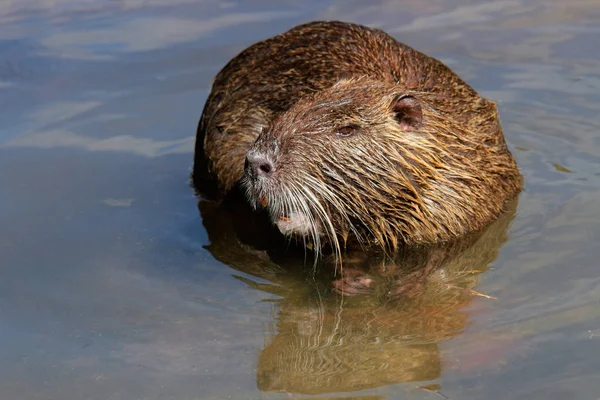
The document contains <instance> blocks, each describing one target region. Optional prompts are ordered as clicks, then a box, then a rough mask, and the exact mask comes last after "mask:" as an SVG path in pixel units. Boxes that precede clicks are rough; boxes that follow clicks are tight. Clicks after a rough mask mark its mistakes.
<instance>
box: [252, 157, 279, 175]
mask: <svg viewBox="0 0 600 400" xmlns="http://www.w3.org/2000/svg"><path fill="white" fill-rule="evenodd" d="M246 170H247V171H248V173H250V174H251V175H252V176H254V177H258V176H269V175H270V174H271V173H272V172H273V171H274V170H275V166H274V165H273V163H272V162H271V160H269V158H268V157H267V156H266V154H262V153H257V152H253V151H250V152H248V154H247V155H246Z"/></svg>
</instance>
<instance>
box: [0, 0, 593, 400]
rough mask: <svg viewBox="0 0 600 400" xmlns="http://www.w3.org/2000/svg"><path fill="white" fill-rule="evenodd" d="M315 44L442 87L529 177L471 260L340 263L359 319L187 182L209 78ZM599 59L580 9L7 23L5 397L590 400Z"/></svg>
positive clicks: (59, 13)
mask: <svg viewBox="0 0 600 400" xmlns="http://www.w3.org/2000/svg"><path fill="white" fill-rule="evenodd" d="M312 19H343V20H349V21H356V22H360V23H364V24H369V25H372V26H378V27H382V28H384V29H385V30H386V31H388V32H390V33H392V34H393V35H394V36H396V37H397V38H399V39H400V40H402V41H404V42H406V43H408V44H410V45H412V46H414V47H416V48H418V49H419V50H422V51H425V52H427V53H429V54H431V55H434V56H436V57H438V58H441V59H442V60H444V61H445V62H446V63H448V64H449V65H451V66H452V67H453V68H454V69H455V70H456V71H457V72H458V73H459V74H460V75H461V76H463V77H464V78H465V79H467V80H468V81H469V82H470V83H471V84H472V85H473V86H474V87H475V88H477V90H479V91H480V92H482V93H483V94H485V95H486V96H488V97H490V98H492V99H495V100H496V101H498V102H499V105H500V112H501V118H502V122H503V126H504V129H505V134H506V137H507V140H508V142H509V145H510V147H511V149H512V151H513V152H514V154H515V157H516V158H517V161H518V163H519V165H520V167H521V170H522V172H523V174H524V177H525V189H526V190H525V191H524V192H523V194H522V195H521V196H520V198H519V201H518V203H516V204H515V205H514V209H513V210H512V211H511V212H510V213H508V214H507V215H506V216H505V217H504V218H502V219H501V220H499V221H498V222H497V223H495V224H493V225H492V226H490V228H489V229H488V230H486V231H485V232H483V233H482V234H481V235H480V236H478V237H473V238H469V239H468V240H465V241H463V242H460V243H457V244H454V245H452V246H448V247H445V248H431V249H419V250H418V251H417V250H414V251H406V252H405V253H403V254H401V255H400V256H399V258H398V259H397V260H394V261H393V262H389V261H386V260H380V259H378V258H377V257H374V256H371V255H365V254H349V255H348V256H347V257H348V263H350V264H351V265H353V266H355V267H357V268H359V269H363V270H365V271H368V272H369V273H370V274H371V275H370V276H371V278H370V279H373V280H374V282H375V285H374V288H375V289H373V290H372V291H370V292H368V293H362V294H360V295H358V296H351V297H349V296H340V295H339V294H338V293H337V292H336V290H335V288H339V287H343V286H344V285H350V287H353V286H352V285H353V282H355V281H353V280H352V279H350V280H348V281H341V282H340V281H334V278H333V277H332V274H331V273H330V270H328V265H327V263H326V262H325V263H324V264H322V265H321V268H320V269H319V270H318V272H317V273H316V274H313V273H312V272H311V270H310V268H305V267H304V266H303V264H304V259H303V256H302V254H294V253H285V252H282V251H280V250H277V249H273V248H272V246H271V244H270V242H269V240H270V239H269V237H268V236H267V235H266V234H264V235H263V234H261V233H260V232H261V231H260V230H258V231H256V230H254V231H253V229H254V228H256V227H255V226H254V225H253V224H252V223H251V221H250V222H248V220H247V219H246V218H247V215H238V214H239V213H238V212H233V213H232V212H230V211H228V210H226V209H224V208H222V207H221V208H219V207H215V206H214V205H211V204H206V203H200V204H198V202H197V199H196V198H195V197H194V195H193V192H192V190H191V189H190V188H189V186H188V181H187V175H188V173H189V171H190V167H191V161H192V156H193V140H194V138H193V136H194V133H195V126H196V123H197V120H198V118H199V116H200V112H201V107H202V104H203V102H204V99H205V97H206V95H207V91H208V89H209V86H210V82H211V79H212V77H213V76H214V75H215V73H216V72H217V71H218V69H219V68H220V67H221V66H223V65H224V63H225V62H226V61H227V60H228V59H230V58H231V57H232V56H234V55H235V54H236V53H237V52H238V51H240V50H241V49H242V48H244V47H246V46H247V45H249V44H251V43H253V42H255V41H257V40H259V39H262V38H265V37H268V36H271V35H273V34H276V33H278V32H281V31H283V30H285V29H287V28H289V27H291V26H293V25H295V24H297V23H300V22H304V21H308V20H312ZM598 37H600V3H598V2H597V1H592V0H587V1H585V0H580V1H571V2H559V1H541V0H538V1H495V2H472V1H455V0H452V1H448V0H444V1H442V0H435V1H428V2H423V1H404V2H393V1H375V2H367V1H326V2H322V1H321V2H310V1H309V2H301V3H299V2H292V1H284V2H269V1H254V2H236V1H230V2H225V1H220V2H219V1H191V0H169V1H166V0H151V1H150V0H149V1H145V2H142V1H121V2H106V1H101V0H91V1H85V2H81V1H75V0H53V1H46V0H36V1H34V0H19V1H10V0H9V1H4V2H2V3H1V4H0V185H1V186H0V236H1V240H0V268H1V271H2V279H0V322H1V324H0V339H1V340H2V343H3V345H2V346H0V394H1V397H2V398H7V399H227V398H232V399H263V398H266V399H286V398H304V397H312V398H319V399H329V398H345V399H399V398H415V399H436V398H443V397H444V396H445V397H447V398H450V399H507V398H515V399H522V398H528V399H564V398H570V399H596V398H598V396H599V395H598V393H600V380H598V378H597V374H598V372H597V371H598V370H600V357H598V354H600V306H599V301H600V287H599V284H600V266H599V265H598V263H599V259H600V250H599V248H598V245H597V241H598V239H599V238H600V167H599V165H600V139H599V137H600V135H599V134H600V118H599V117H598V115H599V114H600V44H599V43H600V42H599V41H598ZM257 232H258V233H257ZM340 285H341V286H340Z"/></svg>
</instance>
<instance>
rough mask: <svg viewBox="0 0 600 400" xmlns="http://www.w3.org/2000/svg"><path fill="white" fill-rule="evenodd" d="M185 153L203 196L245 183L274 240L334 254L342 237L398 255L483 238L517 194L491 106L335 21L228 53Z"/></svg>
mask: <svg viewBox="0 0 600 400" xmlns="http://www.w3.org/2000/svg"><path fill="white" fill-rule="evenodd" d="M195 152H196V154H195V165H194V172H193V181H194V185H195V186H196V188H197V189H198V190H199V191H200V192H201V193H202V194H204V195H205V196H208V197H216V198H219V197H221V196H222V195H224V194H226V193H228V192H230V191H231V190H232V189H233V188H235V187H238V188H239V187H240V184H241V187H242V189H243V190H245V191H246V192H247V195H248V198H249V199H250V201H251V202H252V203H253V204H256V205H259V204H262V206H263V207H266V208H267V209H268V211H269V213H270V215H271V220H272V221H273V223H275V224H276V225H277V226H278V227H279V229H280V230H281V232H282V233H284V234H286V235H290V236H298V237H300V238H301V240H304V242H305V243H310V244H311V245H313V246H314V247H315V248H316V250H317V251H318V250H319V248H320V247H321V244H323V243H324V242H328V243H329V244H331V245H332V247H333V249H334V250H335V251H336V253H339V251H340V249H341V247H342V245H343V244H345V243H346V242H347V240H348V239H357V240H358V242H359V243H377V244H379V245H381V246H383V247H384V248H386V249H394V248H397V247H398V246H399V245H400V244H414V243H429V242H437V241H445V240H449V239H452V238H454V237H457V236H460V235H463V234H466V233H468V232H471V231H475V230H479V229H480V228H482V227H483V226H484V225H486V224H487V223H489V222H490V221H491V220H493V219H495V218H497V217H498V215H499V214H500V213H501V212H502V211H503V209H504V207H505V204H506V202H507V201H508V200H509V199H511V198H513V197H514V196H515V195H516V194H517V193H518V192H519V190H520V186H521V175H520V174H519V171H518V169H517V166H516V164H515V162H514V160H513V157H512V155H511V153H510V152H509V150H508V149H507V146H506V143H505V140H504V137H503V134H502V129H501V127H500V123H499V121H498V114H497V111H496V106H495V104H494V103H492V102H491V101H489V100H487V99H485V98H483V97H481V96H480V95H479V94H477V93H476V92H475V90H473V89H472V88H471V87H470V86H469V85H468V84H467V83H465V82H464V81H463V80H462V79H460V78H459V77H458V76H457V75H456V74H455V73H454V72H452V71H451V70H450V69H449V68H448V67H446V66H445V65H444V64H443V63H441V62H440V61H438V60H436V59H434V58H431V57H428V56H426V55H425V54H423V53H420V52H418V51H416V50H414V49H412V48H410V47H409V46H406V45H404V44H402V43H399V42H398V41H396V40H395V39H394V38H392V37H391V36H389V35H388V34H386V33H385V32H383V31H381V30H377V29H370V28H367V27H364V26H361V25H356V24H351V23H344V22H312V23H308V24H305V25H300V26H297V27H295V28H293V29H291V30H289V31H287V32H285V33H282V34H280V35H277V36H275V37H272V38H270V39H267V40H264V41H261V42H259V43H256V44H254V45H252V46H250V47H249V48H247V49H246V50H244V51H243V52H241V53H240V54H239V55H238V56H236V57H235V58H233V59H232V60H231V61H230V62H229V63H228V64H227V65H226V66H225V67H224V68H223V69H222V70H221V71H220V72H219V74H218V75H217V77H216V78H215V81H214V83H213V87H212V91H211V93H210V95H209V97H208V99H207V102H206V104H205V107H204V111H203V114H202V117H201V119H200V123H199V126H198V131H197V138H196V149H195ZM324 239H325V240H324Z"/></svg>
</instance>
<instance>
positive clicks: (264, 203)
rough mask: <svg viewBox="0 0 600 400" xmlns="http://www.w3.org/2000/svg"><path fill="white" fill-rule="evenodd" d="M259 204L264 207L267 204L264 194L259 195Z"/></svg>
mask: <svg viewBox="0 0 600 400" xmlns="http://www.w3.org/2000/svg"><path fill="white" fill-rule="evenodd" d="M260 204H261V205H262V206H263V207H266V206H267V198H266V197H265V196H261V197H260Z"/></svg>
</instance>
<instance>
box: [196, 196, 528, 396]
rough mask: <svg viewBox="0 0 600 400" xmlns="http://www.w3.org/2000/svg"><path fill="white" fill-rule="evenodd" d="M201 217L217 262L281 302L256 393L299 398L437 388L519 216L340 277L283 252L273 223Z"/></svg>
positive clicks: (358, 256)
mask: <svg viewBox="0 0 600 400" xmlns="http://www.w3.org/2000/svg"><path fill="white" fill-rule="evenodd" d="M513 206H516V204H514V205H513ZM199 209H200V212H201V215H202V220H203V222H204V224H205V227H206V230H207V232H208V234H209V239H210V242H211V244H210V245H209V246H207V249H208V250H209V251H210V252H211V253H212V255H213V256H214V257H215V258H217V259H219V260H220V261H222V262H224V263H226V264H228V265H229V266H231V267H232V268H234V269H236V270H238V271H241V272H243V273H244V274H250V275H252V276H253V277H254V278H249V277H247V276H242V275H240V276H238V278H239V279H241V280H243V281H245V282H246V283H247V284H248V285H250V286H251V287H254V288H256V289H258V290H262V291H265V292H268V293H271V294H273V295H276V296H277V298H276V299H275V300H273V303H274V305H275V310H276V317H275V320H276V322H275V323H274V324H273V325H272V326H270V327H268V328H267V329H266V333H265V336H266V338H265V342H266V344H265V347H264V348H263V349H262V351H261V354H260V356H259V361H258V367H257V384H258V387H259V388H260V389H261V390H263V391H268V392H282V391H283V392H293V393H302V394H319V393H329V392H349V391H358V390H363V389H368V388H376V387H381V386H384V385H389V384H394V383H401V382H412V381H430V380H434V379H437V378H439V377H440V375H441V371H442V361H441V357H440V351H439V348H438V344H439V343H440V342H442V341H444V340H447V339H449V338H452V337H454V336H456V335H458V334H460V333H461V332H462V331H463V329H464V328H465V327H466V326H467V324H468V315H467V314H466V313H465V312H464V311H462V309H463V308H464V307H465V306H466V305H468V304H469V303H470V302H471V300H472V298H473V296H474V295H476V294H478V293H477V292H475V291H473V290H472V289H473V287H474V286H475V285H476V284H477V279H478V278H477V276H478V274H480V273H481V272H484V271H486V270H487V268H488V265H489V264H490V263H491V262H492V261H493V260H494V259H495V258H496V257H497V253H498V249H499V248H500V247H501V246H502V245H503V243H504V242H505V241H506V240H507V236H506V231H507V229H508V226H509V225H510V222H511V221H512V218H513V216H514V208H511V210H510V211H509V212H508V213H507V214H506V215H504V216H503V217H502V218H501V219H500V220H498V221H496V222H495V223H494V224H492V225H491V226H490V227H489V228H488V229H486V230H485V231H483V232H480V233H479V234H477V235H473V236H470V237H468V238H464V239H463V240H461V241H458V242H455V243H452V244H446V245H440V246H429V247H420V248H411V249H405V250H403V251H401V252H399V253H398V254H397V255H396V256H395V257H394V258H393V259H390V258H386V257H383V256H381V255H379V254H377V253H371V252H368V251H365V252H359V251H353V252H349V253H347V254H346V256H345V258H344V267H343V273H342V274H341V275H340V276H336V275H335V268H334V263H333V261H332V260H323V261H321V262H319V264H318V266H317V268H316V269H315V270H313V269H311V268H310V267H308V268H307V267H305V266H306V265H307V264H308V265H312V260H309V259H308V258H309V255H307V254H304V252H302V251H300V250H298V249H296V248H295V247H294V246H293V245H292V244H289V247H288V248H287V251H284V250H285V249H284V250H282V249H283V248H284V247H285V246H283V245H282V244H285V242H282V240H283V239H282V238H281V237H279V236H278V233H277V232H275V231H274V230H272V229H271V228H270V226H269V223H268V222H267V220H266V219H263V218H262V217H261V216H260V215H256V214H252V213H251V212H250V211H249V210H248V209H247V208H245V206H242V205H240V204H237V203H236V201H235V200H231V199H230V200H229V201H227V202H225V203H224V204H223V205H215V204H213V203H209V202H205V201H200V203H199ZM265 280H266V281H268V282H267V283H265V282H264V281H265ZM349 294H350V295H349ZM489 301H491V300H489Z"/></svg>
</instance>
